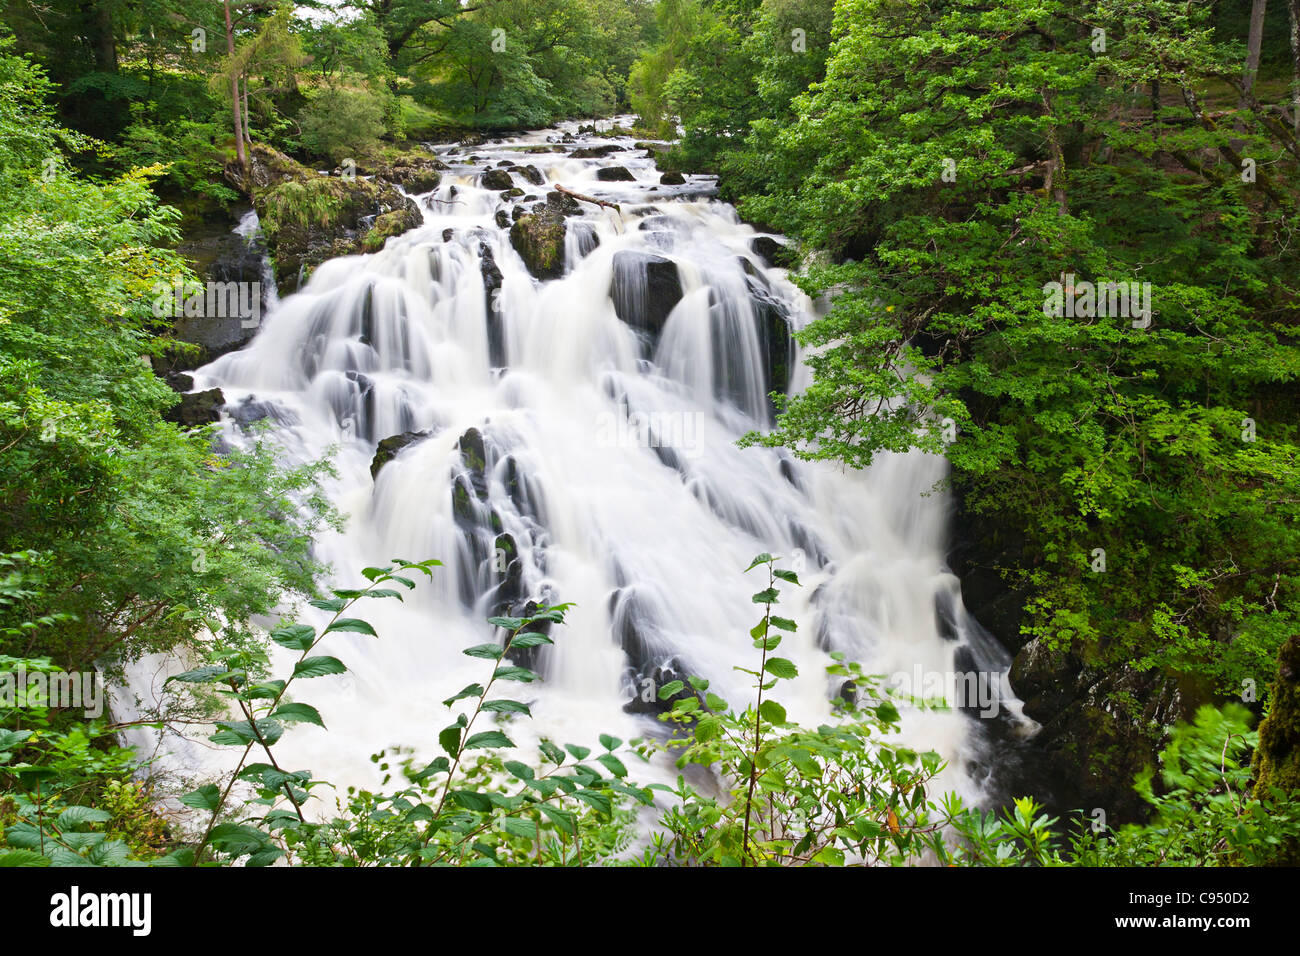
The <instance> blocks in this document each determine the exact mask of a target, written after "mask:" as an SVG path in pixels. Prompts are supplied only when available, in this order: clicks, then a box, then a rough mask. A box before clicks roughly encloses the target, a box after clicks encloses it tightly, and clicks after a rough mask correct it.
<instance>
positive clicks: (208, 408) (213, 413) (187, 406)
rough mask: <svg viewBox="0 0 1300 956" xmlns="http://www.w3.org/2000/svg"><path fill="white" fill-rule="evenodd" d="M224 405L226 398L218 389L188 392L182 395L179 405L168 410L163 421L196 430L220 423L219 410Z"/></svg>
mask: <svg viewBox="0 0 1300 956" xmlns="http://www.w3.org/2000/svg"><path fill="white" fill-rule="evenodd" d="M225 404H226V397H225V395H223V394H222V393H221V389H219V388H209V389H207V390H206V391H202V392H190V393H188V394H186V395H182V396H181V400H180V403H179V404H177V405H175V406H173V407H172V408H171V409H169V410H168V411H167V412H166V413H165V414H164V415H163V419H164V420H165V421H169V422H175V423H176V424H177V425H181V426H182V427H184V428H197V427H198V426H200V425H208V424H211V423H212V422H218V421H221V408H222V406H223V405H225Z"/></svg>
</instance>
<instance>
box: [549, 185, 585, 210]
mask: <svg viewBox="0 0 1300 956" xmlns="http://www.w3.org/2000/svg"><path fill="white" fill-rule="evenodd" d="M546 208H547V209H548V210H550V211H551V212H554V213H557V214H558V215H561V216H580V215H582V206H581V205H579V203H578V200H576V199H574V198H573V197H572V196H570V195H568V194H567V193H562V192H560V191H558V190H554V189H553V190H551V191H550V192H549V193H547V194H546Z"/></svg>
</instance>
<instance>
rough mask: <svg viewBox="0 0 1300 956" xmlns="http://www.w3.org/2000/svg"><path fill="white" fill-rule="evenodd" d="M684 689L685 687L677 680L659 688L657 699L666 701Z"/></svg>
mask: <svg viewBox="0 0 1300 956" xmlns="http://www.w3.org/2000/svg"><path fill="white" fill-rule="evenodd" d="M685 687H686V685H685V684H683V683H682V682H681V681H679V680H675V681H672V682H671V683H668V684H664V686H663V687H660V688H659V699H660V700H667V699H668V698H669V697H672V696H673V695H674V694H678V693H680V692H681V691H682V690H684V689H685Z"/></svg>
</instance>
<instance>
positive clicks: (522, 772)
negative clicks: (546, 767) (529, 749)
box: [502, 760, 536, 780]
mask: <svg viewBox="0 0 1300 956" xmlns="http://www.w3.org/2000/svg"><path fill="white" fill-rule="evenodd" d="M502 766H504V767H505V768H506V769H507V770H508V771H510V772H511V773H512V774H514V775H515V776H516V777H518V778H519V779H520V780H532V779H533V778H534V777H535V776H536V774H535V773H533V768H532V767H530V766H528V764H526V763H520V762H519V761H518V760H507V761H506V762H505V763H504V764H502Z"/></svg>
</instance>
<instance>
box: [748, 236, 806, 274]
mask: <svg viewBox="0 0 1300 956" xmlns="http://www.w3.org/2000/svg"><path fill="white" fill-rule="evenodd" d="M749 248H750V249H752V250H753V251H754V254H755V255H757V256H758V257H759V258H761V259H762V260H763V262H764V263H765V264H766V265H769V266H780V267H782V268H785V269H789V268H792V267H793V266H794V264H795V261H796V259H797V257H796V255H795V253H794V250H792V249H791V248H790V247H789V246H786V245H782V244H781V243H779V242H777V241H776V240H775V239H773V238H772V237H771V236H756V237H754V238H753V239H752V240H750V243H749Z"/></svg>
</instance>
